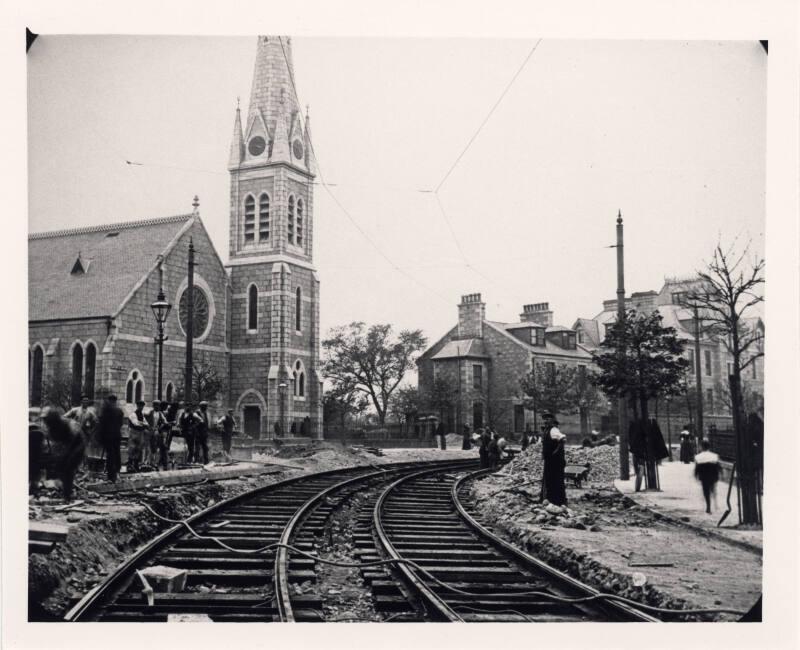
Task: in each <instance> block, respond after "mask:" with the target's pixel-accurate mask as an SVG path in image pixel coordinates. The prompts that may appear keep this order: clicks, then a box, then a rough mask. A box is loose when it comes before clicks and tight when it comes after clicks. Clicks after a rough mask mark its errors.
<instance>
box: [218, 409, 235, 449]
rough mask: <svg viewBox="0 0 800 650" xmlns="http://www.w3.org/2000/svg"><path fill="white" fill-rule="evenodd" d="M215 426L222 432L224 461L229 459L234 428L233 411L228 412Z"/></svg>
mask: <svg viewBox="0 0 800 650" xmlns="http://www.w3.org/2000/svg"><path fill="white" fill-rule="evenodd" d="M217 426H218V427H219V429H220V431H221V432H222V453H224V454H225V460H230V459H231V439H232V438H233V428H234V426H236V420H235V419H234V417H233V409H228V411H227V412H226V413H225V415H223V416H222V417H221V418H219V420H217Z"/></svg>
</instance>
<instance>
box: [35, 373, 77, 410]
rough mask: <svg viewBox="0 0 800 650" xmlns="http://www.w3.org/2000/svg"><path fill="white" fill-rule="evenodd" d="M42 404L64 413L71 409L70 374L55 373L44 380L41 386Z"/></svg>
mask: <svg viewBox="0 0 800 650" xmlns="http://www.w3.org/2000/svg"><path fill="white" fill-rule="evenodd" d="M42 404H44V405H46V406H55V407H58V408H60V409H63V410H64V411H68V410H69V409H71V408H72V373H71V372H67V371H64V370H62V371H60V372H56V373H54V374H53V375H51V376H50V377H47V378H45V380H44V383H43V384H42Z"/></svg>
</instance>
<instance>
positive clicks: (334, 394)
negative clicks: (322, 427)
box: [322, 384, 369, 426]
mask: <svg viewBox="0 0 800 650" xmlns="http://www.w3.org/2000/svg"><path fill="white" fill-rule="evenodd" d="M368 408H369V399H368V398H367V396H366V395H364V394H362V393H360V392H359V391H357V390H356V389H355V388H354V387H353V386H350V385H347V384H340V385H338V386H333V387H332V388H331V389H330V390H327V391H325V394H324V395H323V397H322V419H323V421H324V422H325V423H326V424H332V423H333V422H336V421H337V420H338V421H339V424H341V425H342V426H344V424H345V420H346V419H347V418H348V416H358V415H361V414H362V413H364V411H366V410H367V409H368Z"/></svg>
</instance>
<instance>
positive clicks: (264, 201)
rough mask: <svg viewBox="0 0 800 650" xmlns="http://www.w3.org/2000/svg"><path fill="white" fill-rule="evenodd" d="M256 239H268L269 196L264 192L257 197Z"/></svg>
mask: <svg viewBox="0 0 800 650" xmlns="http://www.w3.org/2000/svg"><path fill="white" fill-rule="evenodd" d="M258 241H260V242H266V241H269V196H268V195H267V194H266V192H265V193H264V194H262V195H261V196H260V197H259V199H258Z"/></svg>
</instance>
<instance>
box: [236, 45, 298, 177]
mask: <svg viewBox="0 0 800 650" xmlns="http://www.w3.org/2000/svg"><path fill="white" fill-rule="evenodd" d="M302 123H303V118H302V113H301V112H300V106H299V104H298V102H297V92H296V89H295V87H294V65H293V63H292V41H291V38H290V37H288V36H259V37H258V49H257V51H256V62H255V69H254V71H253V86H252V89H251V91H250V105H249V107H248V109H247V121H246V123H245V124H246V128H245V136H244V140H245V144H246V149H245V154H244V157H243V162H244V163H245V164H248V163H253V164H264V163H277V162H283V163H289V164H291V165H294V166H296V167H300V168H301V169H305V170H308V167H307V165H306V155H305V153H306V152H305V149H306V136H305V135H304V134H303V127H302Z"/></svg>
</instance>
